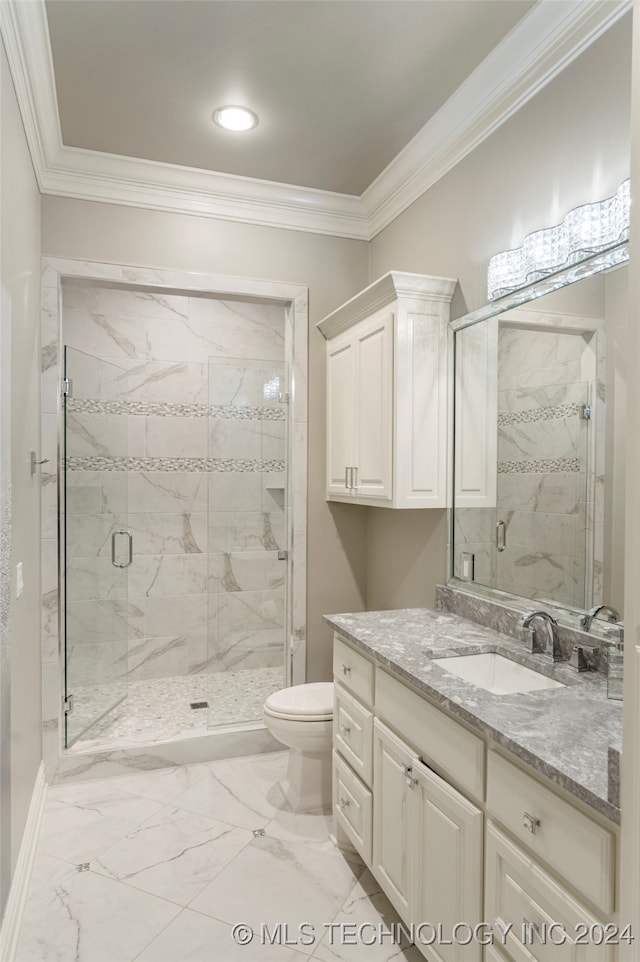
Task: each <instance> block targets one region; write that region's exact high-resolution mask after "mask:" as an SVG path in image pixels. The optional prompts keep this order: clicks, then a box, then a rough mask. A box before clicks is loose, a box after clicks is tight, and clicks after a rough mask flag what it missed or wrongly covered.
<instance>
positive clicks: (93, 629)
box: [63, 347, 133, 747]
mask: <svg viewBox="0 0 640 962" xmlns="http://www.w3.org/2000/svg"><path fill="white" fill-rule="evenodd" d="M64 377H65V390H66V391H67V393H66V394H65V395H64V438H63V445H64V447H63V472H64V518H63V525H64V550H65V579H64V586H65V587H64V591H65V604H64V611H65V625H64V629H65V630H64V672H65V679H64V681H65V699H66V707H67V711H66V713H65V720H66V723H65V744H66V745H67V747H69V746H71V745H72V744H73V743H74V742H77V741H78V739H80V738H82V737H83V736H84V737H86V738H92V737H94V732H93V731H92V729H94V726H96V723H97V722H98V721H99V720H100V719H101V718H102V717H103V716H105V715H106V714H107V713H108V712H110V711H111V710H112V709H113V708H115V707H116V705H118V703H119V702H120V701H122V700H123V699H124V698H125V697H126V694H127V668H128V647H129V634H130V613H129V605H128V568H129V565H130V564H131V560H132V556H133V539H132V535H131V532H130V530H129V528H128V492H127V486H128V470H127V469H128V448H129V445H128V434H129V425H128V413H127V406H126V403H125V402H124V401H123V400H122V398H123V397H124V396H125V394H126V387H127V373H126V371H124V370H123V369H122V368H120V367H119V366H118V365H116V364H113V363H111V362H108V361H104V360H101V359H99V358H96V357H92V356H90V355H88V354H84V353H83V352H82V351H78V350H75V349H74V348H70V347H65V351H64Z"/></svg>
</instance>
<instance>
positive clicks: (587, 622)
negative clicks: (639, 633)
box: [580, 605, 620, 631]
mask: <svg viewBox="0 0 640 962" xmlns="http://www.w3.org/2000/svg"><path fill="white" fill-rule="evenodd" d="M601 611H608V612H609V616H608V618H607V621H609V622H616V621H620V615H619V614H618V612H617V611H616V609H615V608H612V607H611V605H596V606H595V608H591V609H590V610H589V611H588V612H587V613H586V615H583V616H582V618H581V619H580V627H581V628H582V630H583V631H589V629H590V628H591V622H592V621H593V619H594V618H596V617H597V615H598V614H599V613H600V612H601Z"/></svg>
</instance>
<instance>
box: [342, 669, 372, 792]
mask: <svg viewBox="0 0 640 962" xmlns="http://www.w3.org/2000/svg"><path fill="white" fill-rule="evenodd" d="M334 691H335V700H334V708H333V747H334V748H336V749H337V750H338V751H339V752H340V754H341V755H342V757H343V758H345V759H346V760H347V761H348V762H349V764H350V765H351V767H352V768H353V770H354V771H355V773H356V774H357V775H359V776H360V778H361V779H362V781H363V782H365V784H367V785H369V786H370V785H371V772H372V767H373V766H372V758H373V754H372V745H373V713H372V712H370V711H369V710H368V708H364V707H363V706H362V705H361V704H360V702H358V701H356V699H355V698H353V697H352V696H351V695H350V694H349V693H348V692H347V691H345V690H344V689H343V688H342V687H341V686H340V685H337V684H336V686H335V689H334Z"/></svg>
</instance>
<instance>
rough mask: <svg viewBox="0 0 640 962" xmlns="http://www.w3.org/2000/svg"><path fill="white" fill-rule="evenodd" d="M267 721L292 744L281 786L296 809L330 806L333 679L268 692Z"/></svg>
mask: <svg viewBox="0 0 640 962" xmlns="http://www.w3.org/2000/svg"><path fill="white" fill-rule="evenodd" d="M262 711H263V718H264V723H265V725H266V726H267V728H268V730H269V731H270V732H271V734H272V735H273V737H274V738H277V740H278V741H279V742H282V744H283V745H286V746H287V747H288V748H289V762H288V766H287V774H286V776H285V778H284V779H283V780H282V781H281V782H280V790H281V791H282V794H283V795H284V798H285V801H286V802H287V804H288V805H289V806H290V808H292V809H293V810H294V812H310V811H328V810H329V809H330V808H331V733H332V726H333V682H314V683H312V684H308V685H294V686H293V687H292V688H283V689H282V690H281V691H276V692H274V693H273V694H272V695H269V697H268V698H267V700H266V701H265V703H264V708H263V710H262Z"/></svg>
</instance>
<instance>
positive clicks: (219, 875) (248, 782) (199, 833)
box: [16, 751, 420, 962]
mask: <svg viewBox="0 0 640 962" xmlns="http://www.w3.org/2000/svg"><path fill="white" fill-rule="evenodd" d="M286 761H287V753H286V751H283V752H277V753H273V754H270V755H255V756H250V757H243V758H235V759H225V760H220V761H214V762H205V763H201V764H197V765H189V766H185V767H184V768H182V767H175V768H169V769H163V770H157V771H152V772H140V773H136V774H132V775H122V776H112V777H110V778H104V779H100V780H94V781H90V782H73V783H71V784H65V785H57V786H52V787H51V788H50V789H49V790H48V795H47V800H46V807H45V816H44V821H43V826H42V830H41V836H40V839H39V844H38V851H37V854H36V859H35V864H34V870H33V874H32V878H31V883H30V888H29V896H28V900H27V905H26V912H25V920H24V927H23V932H22V936H21V940H20V944H19V950H18V954H17V957H16V962H218V960H220V962H302V960H303V959H304V958H309V957H310V956H312V957H313V958H314V959H315V958H317V959H318V960H320V962H335V960H338V962H343V960H346V962H351V960H356V962H357V959H359V958H360V957H361V956H362V954H363V953H364V951H365V949H366V951H367V952H368V956H367V958H368V960H369V962H391V960H393V962H402V960H404V962H419V959H420V956H419V955H418V953H417V950H416V949H415V948H413V947H402V946H400V945H398V944H393V943H392V942H391V941H390V939H389V937H388V936H387V937H386V939H378V941H377V942H376V941H375V940H373V941H372V936H375V935H376V927H377V926H378V925H379V924H383V925H384V926H385V927H388V926H389V925H390V924H391V923H393V922H395V921H397V916H396V915H395V913H394V911H393V909H392V908H391V906H390V904H389V903H388V901H387V900H386V898H385V896H384V895H383V894H382V893H381V892H380V890H379V888H378V886H377V884H376V882H375V880H374V879H373V878H372V877H371V876H370V875H369V873H368V872H365V870H364V866H363V865H362V863H361V862H360V861H359V860H358V859H354V860H353V862H349V861H347V860H346V859H345V858H344V857H343V855H342V853H340V852H339V851H338V850H337V849H336V848H335V847H334V846H333V845H332V844H331V843H330V842H329V838H328V835H329V828H330V820H329V819H328V818H327V817H325V816H323V815H297V814H295V813H294V812H292V811H290V810H289V808H288V807H287V806H286V805H285V804H284V803H283V802H282V801H281V799H280V797H279V792H278V790H277V782H278V780H279V779H280V778H281V777H282V776H283V774H284V772H285V767H286ZM163 801H164V802H165V803H166V804H161V802H163ZM194 806H195V807H199V808H201V809H203V810H202V811H201V812H196V811H193V808H194ZM234 819H235V821H234ZM243 821H244V822H246V823H247V824H246V826H242V825H239V824H238V822H243ZM250 828H253V829H254V830H258V831H261V830H263V831H264V832H265V835H264V836H260V835H258V836H256V837H255V838H254V837H253V835H252V833H251V832H250V831H249V829H250ZM81 862H88V863H89V865H88V866H87V867H85V866H82V869H83V870H82V871H78V863H81ZM72 863H75V864H72ZM189 900H190V901H189ZM187 903H188V906H187ZM182 906H187V907H184V908H182ZM236 922H244V923H247V924H248V925H250V926H251V927H252V928H253V930H254V934H253V938H252V940H251V942H250V944H248V945H239V944H237V943H236V942H234V940H233V935H232V926H233V924H234V923H236ZM335 922H338V923H341V922H344V923H345V925H349V926H350V930H349V933H352V932H353V926H354V923H355V924H356V925H357V926H358V925H360V926H362V925H364V926H366V930H365V931H364V935H365V937H366V942H365V940H364V939H360V940H359V941H358V940H356V944H355V945H354V944H344V943H345V939H344V938H342V937H341V936H342V932H341V931H340V929H336V928H335V926H334V928H333V929H331V930H330V929H328V924H329V923H332V924H333V923H335ZM278 923H280V929H279V930H278V928H277V926H278ZM302 923H307V924H308V925H309V926H310V928H309V929H306V932H305V939H304V941H303V940H302V939H300V938H299V936H300V930H299V928H298V927H299V926H300V925H301V924H302ZM263 924H264V925H266V926H267V931H266V932H265V930H264V928H263ZM331 931H333V932H334V936H333V939H331V937H330V932H331ZM309 932H311V933H312V938H311V939H309V938H306V933H309ZM349 933H347V934H348V935H349ZM296 937H298V941H296ZM349 941H351V942H353V938H350V939H349ZM332 942H333V944H331V943H332Z"/></svg>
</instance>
